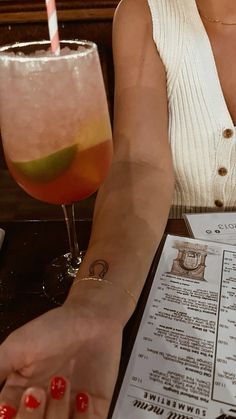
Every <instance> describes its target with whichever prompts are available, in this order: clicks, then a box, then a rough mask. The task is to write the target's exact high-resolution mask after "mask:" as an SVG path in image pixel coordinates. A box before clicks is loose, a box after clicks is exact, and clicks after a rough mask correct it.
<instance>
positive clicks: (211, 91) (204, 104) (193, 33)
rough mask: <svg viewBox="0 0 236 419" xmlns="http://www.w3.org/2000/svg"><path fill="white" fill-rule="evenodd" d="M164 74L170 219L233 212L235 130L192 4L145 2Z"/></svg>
mask: <svg viewBox="0 0 236 419" xmlns="http://www.w3.org/2000/svg"><path fill="white" fill-rule="evenodd" d="M147 1H148V4H149V7H150V11H151V15H152V21H153V39H154V41H155V44H156V46H157V50H158V52H159V54H160V57H161V59H162V61H163V64H164V66H165V69H166V74H167V95H168V106H169V139H170V144H171V149H172V156H173V163H174V168H175V191H174V197H173V203H172V209H171V211H170V218H180V217H181V215H182V213H184V212H205V211H225V210H232V209H235V208H236V136H235V127H234V124H233V121H232V118H231V116H230V113H229V110H228V108H227V105H226V102H225V99H224V95H223V92H222V88H221V85H220V81H219V77H218V73H217V68H216V65H215V60H214V55H213V51H212V48H211V44H210V41H209V38H208V35H207V32H206V30H205V28H204V26H203V23H202V21H201V18H200V16H199V13H198V10H197V6H196V2H195V0H147Z"/></svg>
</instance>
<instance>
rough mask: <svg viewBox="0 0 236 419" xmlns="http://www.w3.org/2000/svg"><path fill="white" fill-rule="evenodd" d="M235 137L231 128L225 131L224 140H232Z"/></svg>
mask: <svg viewBox="0 0 236 419" xmlns="http://www.w3.org/2000/svg"><path fill="white" fill-rule="evenodd" d="M233 135H234V131H233V130H232V129H231V128H226V129H225V130H224V131H223V137H224V138H232V137H233Z"/></svg>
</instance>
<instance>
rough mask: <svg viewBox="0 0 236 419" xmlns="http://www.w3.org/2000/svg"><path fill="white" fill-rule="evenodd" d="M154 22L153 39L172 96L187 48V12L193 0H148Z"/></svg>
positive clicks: (169, 93)
mask: <svg viewBox="0 0 236 419" xmlns="http://www.w3.org/2000/svg"><path fill="white" fill-rule="evenodd" d="M147 2H148V5H149V8H150V12H151V17H152V24H153V40H154V42H155V44H156V47H157V50H158V52H159V55H160V57H161V59H162V62H163V64H164V66H165V69H166V73H167V90H168V95H169V96H170V95H171V93H172V91H173V88H174V84H175V81H176V79H177V76H178V73H179V68H180V66H181V61H182V57H183V54H184V50H185V42H186V37H185V31H186V12H187V10H188V8H189V7H191V2H192V0H147Z"/></svg>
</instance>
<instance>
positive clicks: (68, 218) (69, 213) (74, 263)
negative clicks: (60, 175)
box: [62, 204, 82, 269]
mask: <svg viewBox="0 0 236 419" xmlns="http://www.w3.org/2000/svg"><path fill="white" fill-rule="evenodd" d="M62 209H63V212H64V217H65V222H66V228H67V232H68V239H69V247H70V254H71V260H70V263H71V267H72V269H78V267H79V265H80V263H81V260H82V258H81V252H80V250H79V245H78V240H77V234H76V228H75V211H74V204H68V205H62Z"/></svg>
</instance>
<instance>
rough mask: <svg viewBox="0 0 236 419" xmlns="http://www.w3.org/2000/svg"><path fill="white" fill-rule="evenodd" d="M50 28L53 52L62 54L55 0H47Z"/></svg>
mask: <svg viewBox="0 0 236 419" xmlns="http://www.w3.org/2000/svg"><path fill="white" fill-rule="evenodd" d="M46 7H47V15H48V29H49V37H50V42H51V49H52V52H53V54H55V55H59V54H60V40H59V32H58V23H57V9H56V3H55V0H46Z"/></svg>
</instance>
